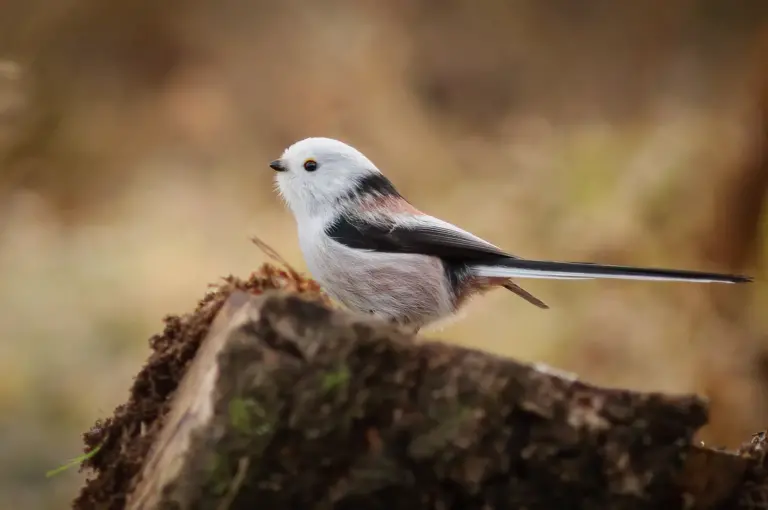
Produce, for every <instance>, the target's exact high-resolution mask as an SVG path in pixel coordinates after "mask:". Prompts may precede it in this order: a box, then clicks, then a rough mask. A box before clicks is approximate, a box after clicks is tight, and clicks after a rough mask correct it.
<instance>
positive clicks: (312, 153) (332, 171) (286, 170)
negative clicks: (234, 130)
mask: <svg viewBox="0 0 768 510" xmlns="http://www.w3.org/2000/svg"><path fill="white" fill-rule="evenodd" d="M269 166H270V167H271V168H272V169H273V170H275V172H277V176H276V178H275V180H276V183H277V190H278V191H279V193H280V195H281V196H282V197H283V199H284V200H285V202H286V203H287V204H288V207H289V208H290V209H291V211H292V212H293V214H294V216H296V217H297V218H299V217H313V216H324V215H328V214H332V213H333V212H334V210H335V208H337V207H338V206H339V203H340V202H342V201H344V200H345V199H347V198H350V199H354V197H355V194H356V193H358V191H359V190H360V188H361V186H362V185H364V184H365V182H366V181H370V180H371V178H373V180H376V179H377V178H379V177H380V178H382V179H385V178H384V177H383V176H382V175H381V172H380V171H379V169H378V168H376V165H374V164H373V163H372V162H371V160H369V159H368V158H367V157H365V155H363V153H361V152H360V151H358V150H357V149H355V148H354V147H351V146H350V145H347V144H345V143H344V142H340V141H338V140H334V139H331V138H306V139H304V140H300V141H298V142H296V143H294V144H293V145H291V146H290V147H288V148H287V149H285V151H284V152H283V155H282V156H281V157H280V158H279V159H276V160H275V161H273V162H271V163H270V164H269Z"/></svg>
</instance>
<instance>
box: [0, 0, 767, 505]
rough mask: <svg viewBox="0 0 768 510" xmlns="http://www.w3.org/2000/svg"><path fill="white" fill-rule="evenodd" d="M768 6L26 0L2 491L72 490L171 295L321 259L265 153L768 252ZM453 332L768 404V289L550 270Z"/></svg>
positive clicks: (548, 234)
mask: <svg viewBox="0 0 768 510" xmlns="http://www.w3.org/2000/svg"><path fill="white" fill-rule="evenodd" d="M767 126H768V3H766V2H761V1H758V0H752V1H748V0H744V1H740V0H735V1H726V0H701V1H693V0H646V1H644V2H616V1H612V0H584V1H582V2H569V1H565V0H550V1H548V2H537V1H534V0H505V1H503V0H485V1H483V2H479V1H470V0H451V1H448V0H444V1H442V2H429V1H426V0H418V1H410V2H406V1H405V0H388V1H387V2H378V1H373V0H348V1H343V0H336V1H325V2H314V1H310V0H281V1H280V2H277V1H271V2H270V1H266V0H249V1H243V0H219V1H217V2H213V1H210V0H209V1H206V0H165V1H163V2H157V1H154V0H111V1H110V2H104V1H102V0H55V1H54V0H4V1H3V2H2V3H0V505H1V506H2V507H3V508H23V509H25V510H27V509H29V510H34V509H43V508H65V507H66V506H67V505H68V503H69V501H70V500H71V498H72V497H73V496H74V494H75V493H76V491H77V490H78V488H79V486H80V484H81V483H82V477H83V475H82V474H78V473H77V470H76V469H72V470H69V471H67V472H64V473H62V474H60V475H58V476H56V477H54V478H51V479H46V478H45V476H44V473H45V472H46V470H48V469H51V468H54V467H56V466H58V465H60V464H62V463H63V462H65V461H66V460H67V459H69V458H71V457H74V456H76V455H78V454H79V453H80V451H81V450H80V448H81V441H80V434H81V433H82V432H83V431H85V430H86V429H87V428H88V427H89V426H90V425H91V424H92V422H93V421H94V420H95V419H96V418H99V417H103V416H107V415H109V414H111V411H112V409H113V407H114V406H115V405H117V404H119V403H121V402H122V401H124V399H125V398H126V396H127V389H128V387H129V385H130V383H131V378H132V375H133V374H134V373H136V371H137V370H138V368H139V367H140V365H141V364H142V362H143V360H144V358H145V357H146V355H147V354H148V347H147V343H146V340H147V339H148V338H149V336H150V335H151V334H153V333H155V332H157V331H159V330H160V329H161V327H162V324H161V319H162V317H163V316H164V315H166V314H168V313H178V312H185V311H187V310H190V309H191V308H192V307H193V306H194V303H195V302H196V300H197V299H198V298H199V297H201V296H202V295H203V293H204V292H205V291H206V285H207V284H208V283H210V282H215V281H217V279H218V278H219V277H220V276H223V275H226V274H229V273H233V274H236V275H240V276H247V275H248V274H249V272H250V271H252V270H254V269H256V268H257V267H258V265H259V264H261V263H262V262H263V261H265V260H267V259H266V257H265V256H264V254H263V253H262V252H260V251H259V250H258V249H257V248H256V247H255V246H254V245H252V244H251V243H250V242H249V236H251V235H254V234H255V235H258V236H259V237H260V238H261V239H262V240H264V241H266V242H267V243H269V244H271V245H272V246H273V247H274V248H276V249H277V250H278V251H279V252H280V253H281V254H282V255H283V256H284V257H285V258H286V259H287V260H288V261H290V262H291V263H292V264H294V265H295V266H296V267H297V268H299V269H303V268H304V267H305V266H304V262H303V260H302V257H301V254H300V252H299V251H298V246H297V242H296V237H295V228H294V224H293V220H292V218H291V217H290V215H289V214H288V212H287V211H286V210H285V209H284V208H283V206H282V204H281V203H280V202H279V201H278V199H277V197H276V196H275V194H274V192H273V189H272V178H273V176H272V171H271V170H270V169H269V167H268V166H267V163H268V162H269V161H270V160H272V159H274V158H275V157H276V156H279V154H280V153H281V151H282V150H283V148H284V147H285V146H287V145H288V144H290V143H291V142H293V141H295V140H297V139H300V138H303V137H306V136H317V135H322V136H330V137H336V138H340V139H342V140H345V141H347V142H349V143H351V144H353V145H355V146H356V147H358V148H359V149H361V150H362V151H363V152H364V153H366V154H367V155H368V156H369V157H370V158H371V159H373V160H374V161H375V162H376V163H377V164H378V165H379V167H380V168H382V169H383V170H384V171H385V173H387V174H388V175H389V176H390V177H391V178H392V179H393V180H394V182H395V183H396V184H397V185H398V187H399V188H401V191H402V192H403V194H404V195H406V197H408V198H409V199H410V200H411V201H412V202H414V203H415V204H417V205H418V206H419V207H421V208H422V209H424V210H426V211H428V212H430V213H433V214H436V215H439V216H441V217H443V218H445V219H447V220H450V221H453V222H455V223H458V224H459V225H460V226H462V227H464V228H466V229H468V230H471V231H474V232H475V233H477V234H479V235H481V236H484V237H486V238H488V239H489V240H492V241H493V242H495V243H497V244H499V245H501V246H503V247H505V248H508V249H509V250H510V251H512V252H514V253H517V254H520V255H523V256H532V257H538V258H549V259H560V260H591V261H600V262H606V263H624V264H636V265H658V266H667V267H686V268H691V269H710V270H722V271H739V272H748V273H750V274H754V275H755V276H757V277H758V279H759V278H760V276H761V275H762V274H764V270H765V265H766V256H765V254H764V249H765V242H766V234H767V233H768V219H766V217H765V214H764V212H763V209H764V207H763V203H764V200H765V194H766V190H768V127H767ZM522 283H523V284H525V287H526V288H527V289H529V290H531V291H532V292H534V293H535V294H536V295H538V296H540V297H541V298H542V299H544V300H545V301H546V302H548V303H549V304H550V305H551V306H552V309H551V310H549V311H541V310H538V309H536V308H534V307H532V306H531V305H529V304H527V303H525V302H524V301H522V300H520V299H518V298H516V297H515V296H514V295H512V294H511V293H507V292H504V291H497V292H494V293H492V294H490V295H488V296H487V297H485V298H483V299H481V300H478V301H475V302H474V303H473V304H472V305H471V306H470V308H469V309H468V310H467V312H466V314H465V317H464V318H463V319H462V320H461V321H458V322H455V323H453V324H451V325H449V326H447V327H446V328H445V329H443V330H442V331H438V332H429V333H428V335H430V336H433V337H440V338H444V339H447V340H450V341H453V342H458V343H461V344H465V345H470V346H474V347H477V348H482V349H487V350H490V351H494V352H499V353H502V354H504V355H509V356H514V357H517V358H520V359H524V360H530V361H536V362H543V363H546V364H548V365H551V366H554V367H557V368H559V369H563V370H567V371H572V372H575V373H576V374H578V375H579V376H580V377H581V378H583V379H584V380H587V381H590V382H594V383H599V384H605V385H611V386H621V387H629V388H635V389H641V390H658V391H670V392H696V393H699V394H701V395H704V396H706V397H708V398H709V399H710V401H711V413H712V417H711V424H710V425H709V426H708V427H707V428H706V429H705V430H704V431H703V432H702V434H701V438H702V439H703V440H705V441H706V442H708V443H714V444H715V445H726V446H735V445H737V444H738V443H739V442H740V441H742V440H744V439H747V438H748V437H749V435H750V434H751V433H752V432H755V431H757V430H759V429H761V428H763V427H765V426H766V425H768V400H766V398H767V397H768V355H767V354H766V352H768V351H767V349H768V338H766V331H768V316H767V315H766V314H765V313H763V312H764V310H765V307H766V304H767V300H768V295H766V292H767V290H766V287H765V286H764V285H763V284H762V283H760V282H759V281H758V282H757V283H755V284H752V285H749V286H706V285H690V284H671V283H640V282H618V281H585V282H565V281H563V282H548V281H530V280H528V281H524V282H522Z"/></svg>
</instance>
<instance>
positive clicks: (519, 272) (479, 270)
mask: <svg viewBox="0 0 768 510" xmlns="http://www.w3.org/2000/svg"><path fill="white" fill-rule="evenodd" d="M472 271H473V272H474V273H475V274H476V275H478V276H486V277H490V278H550V279H557V280H572V279H577V280H580V279H590V278H619V279H624V280H657V281H682V282H707V283H746V282H751V281H752V278H751V277H749V276H741V275H731V274H720V273H706V272H701V271H687V270H684V269H654V268H645V267H630V266H609V265H603V264H593V263H589V262H552V261H547V260H526V259H517V258H502V259H499V260H498V261H494V262H492V263H487V262H486V263H483V264H477V265H473V266H472Z"/></svg>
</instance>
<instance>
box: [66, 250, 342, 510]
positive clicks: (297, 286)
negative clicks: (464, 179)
mask: <svg viewBox="0 0 768 510" xmlns="http://www.w3.org/2000/svg"><path fill="white" fill-rule="evenodd" d="M272 289H283V290H288V291H292V292H298V293H303V294H310V295H313V296H315V297H317V298H318V299H321V300H323V301H325V302H326V303H327V302H328V299H327V297H325V296H324V295H323V294H322V293H321V291H320V287H319V286H318V284H317V283H316V282H314V281H313V280H311V279H309V278H305V277H303V276H301V275H300V274H298V273H297V272H296V271H294V270H292V269H290V268H287V269H286V270H284V269H280V268H278V267H276V266H274V265H272V264H264V265H263V266H262V267H261V268H260V269H259V270H258V271H256V272H255V273H253V274H252V275H251V276H250V278H248V279H247V280H242V279H239V278H236V277H234V276H228V277H226V278H224V281H223V283H222V284H220V285H218V286H215V287H214V288H213V289H212V290H211V291H209V292H208V293H207V294H206V295H205V296H204V297H203V299H202V300H200V302H199V303H198V305H197V308H196V309H195V311H194V312H192V313H189V314H186V315H181V316H178V315H171V316H167V317H165V319H164V322H165V330H164V331H163V332H162V333H161V334H159V335H155V336H153V337H152V338H151V339H150V341H149V345H150V348H151V349H152V353H151V354H150V356H149V359H148V360H147V362H146V363H145V364H144V366H143V367H142V369H141V371H140V372H139V373H138V375H137V376H136V378H135V379H134V382H133V386H132V388H131V390H130V397H129V399H128V402H126V403H125V404H122V405H120V406H118V407H117V408H116V409H115V411H114V414H113V415H112V417H110V418H106V419H101V420H98V421H97V422H96V423H95V424H94V425H93V427H92V428H91V429H90V430H89V431H88V432H86V433H85V434H84V435H83V439H84V442H85V452H86V453H88V452H92V451H93V450H94V449H96V448H99V450H98V452H97V453H95V454H94V455H93V456H91V457H90V458H88V459H87V460H85V461H84V462H83V464H82V466H81V468H80V469H81V470H84V469H87V470H91V471H92V472H93V476H91V477H89V479H88V480H87V481H86V483H85V485H84V487H83V488H82V490H81V491H80V494H79V495H78V497H77V499H75V501H74V503H73V508H74V509H75V510H94V509H97V508H98V509H105V508H108V509H110V510H118V509H123V508H124V507H125V503H126V497H127V495H128V494H129V493H130V492H131V490H132V489H133V487H134V484H135V482H136V481H137V480H136V478H137V477H136V475H137V474H138V473H139V470H140V469H141V467H142V463H143V461H144V458H145V457H146V455H147V453H148V451H149V448H150V446H151V445H152V443H153V441H154V437H155V435H156V434H157V433H158V432H159V430H160V428H161V427H162V422H163V417H164V416H165V415H166V413H167V412H168V410H169V407H170V406H169V403H170V399H171V397H172V395H173V393H174V392H175V390H176V388H177V387H178V385H179V382H180V381H181V379H182V377H183V376H184V373H185V372H186V370H187V367H188V366H189V364H190V362H191V361H192V359H193V358H194V357H195V354H196V352H197V349H198V347H199V346H200V343H201V342H202V341H203V339H204V338H205V336H206V334H207V333H208V329H209V327H210V325H211V323H212V322H213V320H214V318H215V317H216V314H217V313H218V312H219V310H220V309H221V307H222V306H223V305H224V302H225V301H226V300H227V298H228V297H229V295H230V294H231V293H232V292H233V291H236V290H240V291H246V292H250V293H252V294H256V295H258V294H261V293H262V292H264V291H267V290H272Z"/></svg>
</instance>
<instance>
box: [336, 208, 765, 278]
mask: <svg viewBox="0 0 768 510" xmlns="http://www.w3.org/2000/svg"><path fill="white" fill-rule="evenodd" d="M326 232H327V233H328V235H329V236H330V237H331V238H332V239H334V240H335V241H337V242H339V243H341V244H344V245H346V246H349V247H351V248H358V249H363V250H372V251H380V252H394V253H418V254H422V255H432V256H435V257H440V258H442V259H444V260H447V261H456V262H462V263H466V264H468V265H470V266H472V268H473V272H474V273H475V274H476V275H478V276H485V277H489V278H553V279H568V280H570V279H587V278H619V279H628V280H657V281H692V282H713V283H743V282H749V281H752V278H750V277H748V276H742V275H731V274H721V273H708V272H702V271H688V270H682V269H658V268H645V267H631V266H612V265H604V264H594V263H590V262H555V261H548V260H529V259H521V258H519V257H515V256H513V255H510V254H508V253H505V252H504V251H502V250H501V249H499V248H498V247H496V246H494V245H492V244H491V243H489V242H487V241H484V240H483V239H480V238H479V237H477V236H474V235H472V234H470V233H469V232H466V231H464V230H462V229H460V228H458V227H456V226H454V225H451V224H450V223H447V222H445V221H442V220H439V219H437V218H434V217H432V216H427V215H416V214H410V215H400V216H395V217H376V216H372V217H371V218H369V219H355V220H350V219H349V218H346V217H344V216H340V217H339V218H337V219H336V221H335V222H334V223H333V224H331V225H330V226H329V228H328V229H327V231H326Z"/></svg>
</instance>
